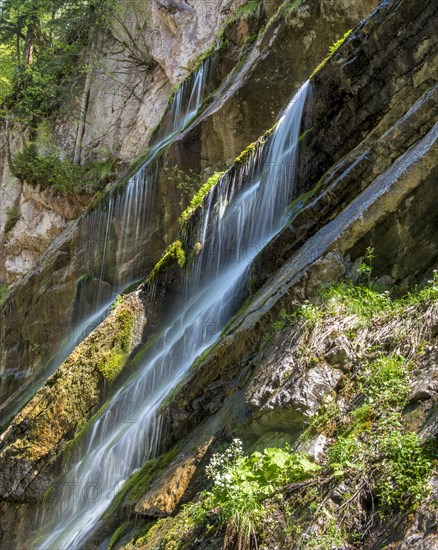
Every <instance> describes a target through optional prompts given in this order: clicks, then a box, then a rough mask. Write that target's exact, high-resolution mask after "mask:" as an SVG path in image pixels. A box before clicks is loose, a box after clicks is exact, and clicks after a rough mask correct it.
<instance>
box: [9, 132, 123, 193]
mask: <svg viewBox="0 0 438 550" xmlns="http://www.w3.org/2000/svg"><path fill="white" fill-rule="evenodd" d="M12 172H13V174H14V176H16V177H17V178H18V179H20V180H21V181H24V182H26V183H29V184H30V185H35V186H36V185H40V186H41V188H42V189H46V188H49V189H50V190H51V191H52V193H54V194H60V195H66V194H68V193H85V194H89V195H92V194H94V193H96V192H97V191H98V190H100V189H102V188H103V187H104V186H105V185H106V184H107V183H108V182H109V181H110V179H111V178H112V177H114V162H113V161H112V160H103V161H100V160H99V161H88V162H86V163H85V164H84V165H77V164H73V163H72V162H71V161H69V160H67V159H60V158H58V156H56V155H55V154H54V153H49V154H48V155H46V156H43V155H40V154H39V153H38V150H37V146H36V144H35V143H33V142H30V143H27V144H26V145H25V147H24V149H23V151H20V152H18V153H16V154H15V155H14V158H13V161H12Z"/></svg>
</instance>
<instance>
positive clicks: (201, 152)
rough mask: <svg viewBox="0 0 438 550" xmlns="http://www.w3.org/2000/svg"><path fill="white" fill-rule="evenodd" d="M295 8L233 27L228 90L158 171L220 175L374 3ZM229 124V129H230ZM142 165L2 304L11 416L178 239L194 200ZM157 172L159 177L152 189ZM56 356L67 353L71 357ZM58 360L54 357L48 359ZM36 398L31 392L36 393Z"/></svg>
mask: <svg viewBox="0 0 438 550" xmlns="http://www.w3.org/2000/svg"><path fill="white" fill-rule="evenodd" d="M289 4H290V3H286V5H285V7H284V8H283V9H282V11H281V12H280V14H279V15H278V16H276V17H275V16H274V17H273V19H272V20H271V22H270V24H269V25H268V26H267V28H266V29H263V28H262V29H261V33H260V36H259V37H258V38H257V37H256V36H252V38H251V41H247V40H246V38H247V36H248V35H249V33H250V32H257V29H258V28H259V27H260V25H262V24H263V21H264V20H263V18H262V19H261V20H258V19H257V20H256V21H255V22H254V21H252V20H251V19H249V23H248V20H247V16H246V18H244V19H242V20H240V19H239V20H238V21H237V22H234V23H232V24H231V25H230V26H229V28H227V30H226V31H225V37H226V42H225V46H224V47H223V48H221V50H220V51H219V52H210V53H211V55H210V57H208V58H207V59H206V61H205V62H209V61H208V60H209V59H210V58H211V59H212V62H211V67H210V69H209V70H208V78H207V83H208V85H207V89H206V90H205V91H204V95H203V96H202V99H204V98H205V96H206V95H208V93H210V92H211V91H213V90H214V88H215V87H218V90H217V92H216V93H215V94H214V95H213V96H210V97H209V98H208V100H207V102H206V104H203V105H202V108H201V111H202V109H205V110H204V111H202V112H200V113H198V118H197V119H196V120H195V121H194V122H193V124H192V125H191V126H190V127H189V128H187V130H186V131H185V132H183V134H182V135H181V138H180V139H177V140H176V141H175V143H174V144H173V145H171V146H170V147H169V149H168V150H167V151H165V152H164V153H163V156H162V158H161V159H158V160H157V165H158V167H164V166H167V167H169V168H173V167H177V168H178V169H179V170H180V171H181V170H182V171H183V172H185V173H187V174H191V173H195V174H201V175H202V177H203V178H205V179H206V178H207V176H208V175H210V174H211V173H212V171H214V170H223V169H224V168H226V167H227V165H228V163H229V161H230V160H232V159H234V158H235V157H236V156H237V155H238V154H239V153H240V152H241V150H242V149H243V148H244V147H246V146H247V145H248V143H249V142H250V141H252V140H254V139H256V138H257V137H258V136H259V135H260V133H261V132H263V131H265V130H267V129H268V128H270V127H271V126H272V124H273V122H274V120H275V116H276V113H278V110H279V109H280V107H281V106H282V105H283V104H284V102H285V101H286V100H287V99H288V98H289V97H290V95H291V94H292V93H293V92H294V91H296V89H297V87H298V82H301V81H302V80H303V79H304V78H305V77H306V75H308V74H309V73H310V72H311V71H312V70H313V68H314V67H315V66H316V65H317V64H318V62H319V60H320V59H321V58H322V57H323V56H324V55H325V52H326V50H327V49H328V47H329V45H330V44H331V42H332V41H333V37H338V36H342V35H343V34H344V33H345V31H346V30H347V29H348V27H349V26H353V25H354V24H356V22H357V21H358V20H360V18H361V17H363V16H365V14H366V13H367V11H368V9H369V3H368V2H362V1H359V0H358V1H357V2H355V3H354V5H353V7H354V9H352V8H351V7H350V9H349V12H348V17H345V14H344V12H345V6H344V5H339V6H336V7H334V6H332V4H331V3H330V2H328V3H326V2H325V1H321V2H316V3H315V2H303V3H300V4H299V5H297V6H295V4H293V5H292V9H291V5H289ZM271 7H272V6H271ZM251 21H252V23H251ZM236 33H237V35H236ZM296 43H303V44H304V48H303V49H302V50H298V51H295V50H294V44H296ZM215 60H216V61H215ZM233 63H235V66H234V68H233ZM199 69H200V68H198V71H195V73H194V75H193V76H192V77H191V78H189V79H188V80H187V82H186V83H185V85H184V86H185V88H184V87H183V88H182V89H181V88H180V91H181V92H182V95H183V96H184V97H185V98H186V99H185V101H186V102H187V96H190V86H192V85H193V81H194V79H196V76H197V75H199ZM230 71H231V72H230ZM286 73H287V74H290V75H291V77H290V78H289V77H288V79H287V81H285V84H284V85H282V86H281V87H279V86H276V91H275V93H271V90H272V88H271V86H272V84H271V83H272V82H275V81H276V79H277V78H278V75H280V74H286ZM204 76H206V75H204ZM282 81H283V80H282ZM262 93H263V94H264V98H263V101H261V94H262ZM173 106H175V105H174V104H171V105H170V107H169V108H168V110H167V112H166V114H165V115H164V119H163V121H162V124H161V127H160V128H159V129H158V131H157V132H158V133H157V134H156V136H155V141H159V139H160V138H162V137H163V134H164V135H165V134H166V132H167V131H168V128H169V123H170V121H171V120H173V117H174V114H175V113H174V110H173ZM239 113H240V114H239ZM219 123H220V125H219ZM222 123H223V124H222ZM218 127H220V128H221V129H219V130H218ZM223 128H227V129H228V131H227V132H225V133H224V131H223ZM139 164H142V160H141V159H140V161H139ZM139 164H136V165H134V167H133V169H132V170H131V171H130V172H128V174H127V176H126V177H125V178H124V179H123V180H122V182H121V185H120V187H119V189H118V191H117V193H115V199H114V203H115V202H117V204H118V211H117V212H114V213H110V214H111V215H112V216H113V219H111V218H110V217H107V211H108V206H107V205H108V196H106V197H104V198H103V199H102V200H101V201H100V202H99V201H98V203H97V205H95V206H94V208H93V210H92V212H91V213H90V214H89V215H84V216H82V217H81V219H80V220H79V221H78V222H77V223H73V224H71V225H70V226H69V227H68V228H67V229H66V230H65V231H64V232H63V233H62V234H61V235H60V236H59V237H58V239H56V240H55V241H54V242H53V243H52V245H51V246H50V248H49V249H48V251H47V252H46V253H45V254H44V255H43V256H42V257H41V258H40V260H39V262H38V264H37V266H36V267H35V269H32V270H30V271H29V272H28V273H27V274H26V275H25V276H24V277H23V279H22V280H21V281H20V283H19V284H18V285H17V286H16V288H14V289H13V290H12V292H11V294H10V296H9V297H8V299H7V300H6V302H5V303H4V305H3V306H2V309H1V313H0V315H1V316H2V317H1V322H0V328H1V331H0V335H1V347H0V364H1V369H2V378H1V380H2V392H3V395H4V396H5V398H6V397H9V396H10V399H9V400H8V401H6V403H4V404H3V406H2V410H3V411H4V412H3V415H2V416H3V417H4V418H5V419H7V418H9V417H10V415H11V414H13V413H15V412H16V411H17V403H20V402H22V399H23V397H22V396H23V391H28V390H27V388H28V387H30V385H31V384H33V383H34V381H35V378H36V377H37V376H38V375H39V374H41V373H42V376H43V377H44V376H46V377H47V375H44V373H50V372H51V371H53V369H54V368H56V366H57V365H59V363H60V362H61V361H62V359H63V358H65V352H64V353H63V349H66V350H67V351H68V350H69V349H71V347H72V345H73V344H74V343H75V342H76V341H77V338H78V337H79V338H80V337H81V336H82V335H83V334H84V332H87V331H88V328H87V327H88V326H90V327H92V326H93V323H94V322H95V321H94V319H95V318H96V315H97V314H98V312H99V311H100V312H101V311H102V309H103V308H104V306H105V305H107V303H108V301H109V300H110V299H111V296H113V297H114V294H117V293H118V292H120V291H121V290H123V288H124V287H125V286H127V285H128V284H129V283H131V282H132V281H133V280H134V279H136V278H140V277H142V276H144V275H145V274H146V273H147V272H148V271H149V270H150V269H151V268H152V267H153V265H154V264H155V262H156V261H157V260H158V258H159V256H160V254H161V252H162V250H163V246H166V245H168V244H170V243H171V242H173V241H174V240H175V238H176V236H177V232H178V224H177V223H176V221H177V218H178V216H179V214H180V213H181V210H182V207H183V206H184V205H185V204H183V202H184V200H182V199H181V195H180V194H179V193H178V190H177V189H176V182H175V181H174V180H172V179H171V178H170V177H169V176H170V174H169V171H165V170H162V169H160V168H157V170H156V173H153V174H152V178H151V177H150V174H149V173H146V174H145V173H144V172H142V171H141V170H140V171H139V172H138V175H137V176H136V175H135V174H136V172H137V171H138V166H139ZM132 174H134V176H132ZM129 176H132V177H131V178H130V179H129V181H128V185H125V183H126V180H127V179H128V178H129ZM136 178H137V180H136ZM147 178H149V179H155V178H157V180H156V181H154V183H152V185H151V184H149V187H146V185H145V184H144V181H146V179H147ZM142 179H143V182H142V181H141V180H142ZM129 182H131V185H130V184H129ZM135 186H136V187H135ZM133 187H135V189H141V188H143V187H145V188H146V190H148V189H149V190H150V192H149V193H150V194H147V195H141V196H140V195H138V194H137V192H138V191H135V189H133ZM117 197H119V198H117ZM142 197H143V201H144V202H143V205H142V208H143V214H142V216H144V219H142V228H141V230H140V229H139V228H138V227H136V226H135V225H133V221H132V218H129V215H125V214H126V212H128V211H131V210H133V209H134V206H133V204H137V203H139V202H140V201H141V200H142ZM129 201H131V202H129ZM146 201H148V202H146ZM114 203H113V204H114ZM126 218H128V221H129V219H130V220H131V221H130V223H131V225H130V226H129V225H128V226H126ZM108 220H109V221H108ZM105 243H107V245H105ZM145 250H146V253H145ZM97 318H98V315H97ZM61 344H63V346H61ZM56 352H58V353H59V352H61V360H59V358H57V357H56V356H55V354H56ZM54 356H55V359H54V362H52V364H48V361H49V360H50V359H51V358H52V359H53V357H54ZM23 378H24V380H25V382H24V384H23ZM43 379H44V378H43ZM17 389H18V395H15V391H16V390H17ZM27 395H28V397H30V395H31V390H29V392H28V394H27ZM20 396H21V397H20ZM20 399H21V401H20Z"/></svg>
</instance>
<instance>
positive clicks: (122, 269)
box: [0, 58, 212, 418]
mask: <svg viewBox="0 0 438 550" xmlns="http://www.w3.org/2000/svg"><path fill="white" fill-rule="evenodd" d="M211 63H212V58H208V59H205V60H204V61H203V62H202V63H201V65H200V66H199V68H198V69H197V71H196V72H195V73H194V74H193V75H192V76H191V77H189V78H188V79H187V80H185V81H184V82H183V83H182V84H181V86H180V87H179V88H178V90H177V91H176V92H175V95H174V97H173V100H172V102H171V104H170V113H169V118H170V120H171V126H170V128H169V129H168V130H167V131H166V132H165V134H164V136H158V138H157V141H156V142H155V143H154V144H153V145H152V146H151V147H150V149H149V155H148V158H147V160H146V161H145V163H144V164H143V166H142V167H141V168H140V169H139V170H138V171H137V172H136V173H135V174H134V175H133V176H132V177H131V178H130V179H129V180H128V182H127V183H126V185H125V186H124V187H123V189H122V190H121V191H119V192H116V191H115V192H113V193H111V194H110V196H109V198H108V200H107V201H106V202H104V203H102V204H101V205H100V206H98V207H97V208H95V209H94V210H93V211H92V212H91V214H89V215H88V217H87V219H86V222H85V223H84V224H83V227H82V229H81V241H83V242H84V243H86V245H85V247H84V249H85V250H86V255H87V258H84V269H87V268H86V266H87V265H88V266H97V267H92V268H91V271H94V273H93V275H94V276H95V277H96V278H97V280H98V281H99V285H98V288H97V292H96V293H95V295H94V296H93V298H92V303H86V304H81V303H76V308H77V309H78V310H79V311H81V308H82V305H84V306H87V311H88V312H89V311H90V310H91V313H88V314H87V315H86V316H85V317H83V318H82V319H80V321H79V324H77V325H76V326H69V327H68V329H67V330H66V333H67V334H66V339H65V341H64V342H62V344H61V345H60V347H59V350H58V352H57V353H56V355H55V356H54V357H53V358H52V359H51V360H50V361H49V362H48V364H47V366H46V368H45V369H44V373H43V374H42V375H41V376H40V377H38V378H37V379H36V380H35V381H34V382H33V383H32V384H31V385H30V386H29V387H28V388H27V389H26V391H25V393H22V394H21V395H20V397H19V399H17V400H16V402H15V403H14V405H13V406H10V407H9V408H8V411H7V418H12V417H13V415H15V414H16V413H17V412H18V410H20V408H21V407H22V406H23V404H24V403H25V402H26V401H27V400H28V399H29V398H30V397H31V396H32V395H33V394H34V393H35V391H37V389H38V388H39V387H41V385H42V384H43V383H44V381H45V380H47V378H48V377H49V376H50V375H51V374H53V372H55V370H56V369H57V368H58V367H59V365H60V364H61V363H62V362H63V361H64V360H65V359H66V358H67V357H68V355H69V354H70V353H71V351H72V350H73V348H74V346H76V345H77V344H79V343H80V342H81V341H82V340H83V339H84V338H85V337H86V336H87V335H88V334H89V333H90V332H91V330H93V329H94V328H95V327H96V326H97V324H98V323H99V322H100V321H101V320H102V317H103V316H104V315H105V313H106V312H107V311H108V307H109V306H110V305H111V303H112V302H113V301H114V299H115V298H116V296H117V295H118V294H119V293H120V292H121V291H122V290H123V289H124V288H126V287H127V286H129V285H130V284H131V283H133V282H134V281H135V280H137V279H138V278H139V277H140V276H143V277H144V273H142V272H141V267H142V265H143V261H144V257H145V255H147V250H145V239H144V238H141V237H142V236H143V235H145V234H146V235H147V234H148V232H149V231H150V227H151V224H152V219H153V215H152V216H151V214H153V213H152V212H151V204H152V203H153V194H154V192H155V185H154V184H155V181H156V177H157V174H156V168H155V167H154V161H155V159H156V158H157V156H158V155H159V153H160V152H162V151H163V150H164V149H165V148H166V147H168V146H169V145H170V144H171V143H172V142H173V141H174V140H175V138H176V137H177V136H178V135H179V134H180V133H181V131H182V130H184V128H185V127H186V126H187V125H188V124H189V123H190V122H191V121H192V120H193V119H194V118H195V117H196V115H197V114H198V112H199V110H200V107H201V105H202V102H203V101H204V99H205V95H206V91H205V90H206V80H207V77H208V74H209V71H210V66H211ZM108 283H110V284H108ZM111 287H112V288H111ZM108 288H110V291H108ZM87 299H88V300H89V296H87ZM2 357H3V355H2V354H0V361H2V360H3V359H2ZM1 372H2V368H1V362H0V374H1ZM4 414H6V413H5V412H4Z"/></svg>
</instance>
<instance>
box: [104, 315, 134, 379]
mask: <svg viewBox="0 0 438 550" xmlns="http://www.w3.org/2000/svg"><path fill="white" fill-rule="evenodd" d="M116 319H117V324H118V325H119V329H118V331H117V333H116V334H115V336H114V342H113V347H112V348H111V350H109V351H108V352H107V353H106V354H103V355H102V357H101V358H100V360H99V362H98V363H97V368H98V370H99V372H100V373H101V374H102V376H103V377H104V378H105V380H107V381H108V382H109V383H110V384H113V383H114V382H115V380H116V379H117V377H118V376H119V374H120V372H121V371H122V370H123V367H124V366H125V363H126V360H127V358H128V354H129V351H130V347H131V340H132V333H133V330H134V321H135V316H134V313H133V312H132V311H130V310H129V309H122V310H121V311H120V312H119V313H117V318H116Z"/></svg>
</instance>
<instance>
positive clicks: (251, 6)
mask: <svg viewBox="0 0 438 550" xmlns="http://www.w3.org/2000/svg"><path fill="white" fill-rule="evenodd" d="M262 7H263V2H262V0H248V2H247V3H246V4H244V5H243V6H241V7H240V8H239V9H238V10H237V11H236V13H235V14H234V15H233V16H232V17H230V19H228V21H227V27H229V26H231V25H232V24H233V23H235V22H236V21H238V20H239V19H247V18H249V17H257V16H258V15H259V14H260V12H261V10H262Z"/></svg>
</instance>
